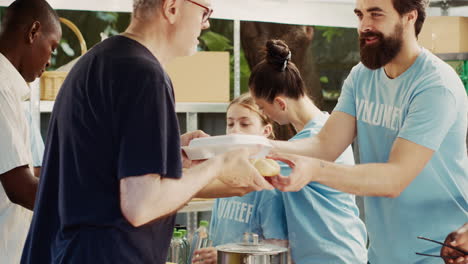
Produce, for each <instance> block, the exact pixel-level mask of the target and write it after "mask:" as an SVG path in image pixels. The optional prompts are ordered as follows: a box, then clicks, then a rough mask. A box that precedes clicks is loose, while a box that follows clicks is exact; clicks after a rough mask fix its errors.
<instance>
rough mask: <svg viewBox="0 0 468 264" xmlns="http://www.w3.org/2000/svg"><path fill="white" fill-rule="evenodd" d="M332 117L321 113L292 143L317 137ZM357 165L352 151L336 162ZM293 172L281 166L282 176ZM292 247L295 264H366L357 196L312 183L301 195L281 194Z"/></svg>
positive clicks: (363, 228) (349, 149)
mask: <svg viewBox="0 0 468 264" xmlns="http://www.w3.org/2000/svg"><path fill="white" fill-rule="evenodd" d="M328 117H329V114H328V113H322V114H321V115H318V116H316V117H315V118H314V119H312V120H310V121H309V123H307V124H306V125H305V127H304V129H303V130H302V131H300V132H299V133H297V135H295V136H294V137H293V138H291V139H290V140H291V141H292V140H298V139H303V138H310V137H313V136H315V135H317V134H318V133H319V131H320V129H321V128H322V127H323V125H324V124H325V122H326V121H327V119H328ZM335 162H336V163H339V164H347V165H353V164H354V157H353V152H352V149H351V147H348V148H347V149H346V150H345V152H344V153H343V154H342V155H341V156H340V157H339V158H338V159H337V160H336V161H335ZM290 173H291V169H290V168H289V167H288V166H287V165H286V164H284V163H282V164H281V174H282V175H289V174H290ZM282 196H283V202H284V207H285V211H286V221H287V223H288V237H289V245H290V247H291V254H292V260H293V261H294V263H296V264H314V263H317V264H322V263H327V264H366V263H367V250H366V242H367V234H366V228H365V226H364V223H363V222H362V221H361V219H360V218H359V209H358V207H357V205H356V202H355V196H354V195H352V194H348V193H343V192H340V191H338V190H335V189H333V188H330V187H328V186H325V185H323V184H320V183H317V182H311V183H309V184H308V185H306V186H305V187H304V188H302V189H301V190H300V191H298V192H284V193H282Z"/></svg>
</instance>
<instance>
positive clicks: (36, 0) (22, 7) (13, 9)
mask: <svg viewBox="0 0 468 264" xmlns="http://www.w3.org/2000/svg"><path fill="white" fill-rule="evenodd" d="M35 21H39V22H40V23H41V26H42V31H44V32H50V31H53V30H56V29H57V27H58V28H60V22H59V17H58V15H57V13H56V12H55V11H54V9H52V7H51V6H50V5H49V4H48V3H47V2H46V1H45V0H16V1H14V2H13V3H12V4H11V5H10V6H9V7H8V8H7V9H6V12H5V16H4V17H3V20H2V25H1V26H2V28H1V32H2V34H4V33H13V32H18V31H22V30H23V29H24V28H25V27H29V26H31V25H32V23H34V22H35Z"/></svg>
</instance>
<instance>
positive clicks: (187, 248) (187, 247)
mask: <svg viewBox="0 0 468 264" xmlns="http://www.w3.org/2000/svg"><path fill="white" fill-rule="evenodd" d="M179 232H181V233H182V242H184V248H185V250H184V255H185V259H186V260H187V263H188V264H190V263H189V261H190V243H189V241H188V239H187V230H186V229H179Z"/></svg>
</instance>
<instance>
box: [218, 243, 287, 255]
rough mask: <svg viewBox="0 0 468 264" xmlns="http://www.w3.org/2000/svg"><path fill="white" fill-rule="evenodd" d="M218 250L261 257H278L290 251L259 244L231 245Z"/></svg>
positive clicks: (222, 246)
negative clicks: (277, 255)
mask: <svg viewBox="0 0 468 264" xmlns="http://www.w3.org/2000/svg"><path fill="white" fill-rule="evenodd" d="M216 250H218V251H222V252H229V253H243V254H254V255H255V254H259V255H265V254H267V255H276V254H279V253H283V252H286V251H288V249H287V248H284V247H280V246H276V245H270V244H263V243H259V244H258V245H253V244H245V243H231V244H226V245H221V246H217V247H216Z"/></svg>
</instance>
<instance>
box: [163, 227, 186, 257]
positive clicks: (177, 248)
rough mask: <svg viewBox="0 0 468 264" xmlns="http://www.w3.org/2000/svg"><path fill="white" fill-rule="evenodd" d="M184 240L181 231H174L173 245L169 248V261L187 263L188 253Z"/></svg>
mask: <svg viewBox="0 0 468 264" xmlns="http://www.w3.org/2000/svg"><path fill="white" fill-rule="evenodd" d="M185 250H186V248H185V246H184V242H183V240H182V233H181V232H179V231H176V232H174V234H173V235H172V239H171V246H170V248H169V254H168V256H167V261H168V262H171V263H177V264H186V263H187V258H186V257H187V255H186V251H185Z"/></svg>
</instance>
